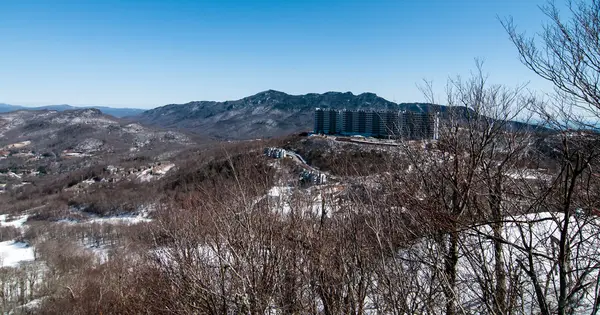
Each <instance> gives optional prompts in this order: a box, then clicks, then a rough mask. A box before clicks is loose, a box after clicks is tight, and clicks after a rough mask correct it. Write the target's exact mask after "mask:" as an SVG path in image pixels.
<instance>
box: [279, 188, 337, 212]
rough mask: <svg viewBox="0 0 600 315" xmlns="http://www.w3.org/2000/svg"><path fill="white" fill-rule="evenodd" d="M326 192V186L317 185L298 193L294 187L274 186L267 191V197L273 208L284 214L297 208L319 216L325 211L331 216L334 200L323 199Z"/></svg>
mask: <svg viewBox="0 0 600 315" xmlns="http://www.w3.org/2000/svg"><path fill="white" fill-rule="evenodd" d="M324 193H325V189H324V188H322V187H315V186H313V187H311V188H309V189H307V190H306V191H304V192H302V193H298V194H294V188H293V187H289V186H273V187H271V189H269V191H268V192H267V197H268V198H269V205H270V207H271V209H272V210H273V211H274V212H276V213H280V214H282V215H288V214H290V213H291V212H292V210H295V211H301V212H308V213H312V214H314V215H318V216H320V215H321V214H322V213H323V211H325V213H326V215H327V216H331V214H332V211H333V207H332V202H329V201H327V200H324V199H323V194H324Z"/></svg>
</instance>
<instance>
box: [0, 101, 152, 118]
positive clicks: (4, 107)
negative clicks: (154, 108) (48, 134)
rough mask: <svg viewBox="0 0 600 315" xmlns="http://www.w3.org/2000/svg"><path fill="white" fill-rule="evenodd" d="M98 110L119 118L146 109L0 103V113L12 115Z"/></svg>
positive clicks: (133, 114) (136, 113)
mask: <svg viewBox="0 0 600 315" xmlns="http://www.w3.org/2000/svg"><path fill="white" fill-rule="evenodd" d="M90 108H93V109H97V110H100V111H101V112H102V113H103V114H107V115H111V116H114V117H117V118H122V117H127V116H135V115H139V114H141V113H143V112H144V111H145V109H141V108H118V107H109V106H72V105H68V104H57V105H43V106H35V107H29V106H22V105H11V104H6V103H0V113H10V112H14V111H18V110H34V111H39V110H55V111H59V112H62V111H67V110H81V109H90Z"/></svg>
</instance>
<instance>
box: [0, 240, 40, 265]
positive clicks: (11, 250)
mask: <svg viewBox="0 0 600 315" xmlns="http://www.w3.org/2000/svg"><path fill="white" fill-rule="evenodd" d="M33 260H34V254H33V247H32V246H29V244H27V243H23V242H15V241H5V242H0V267H15V266H18V265H19V263H21V262H24V261H33Z"/></svg>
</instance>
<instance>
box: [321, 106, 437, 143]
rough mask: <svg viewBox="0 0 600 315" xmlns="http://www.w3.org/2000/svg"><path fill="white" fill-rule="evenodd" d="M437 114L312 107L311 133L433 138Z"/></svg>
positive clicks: (435, 132) (435, 135)
mask: <svg viewBox="0 0 600 315" xmlns="http://www.w3.org/2000/svg"><path fill="white" fill-rule="evenodd" d="M438 125H439V117H438V114H437V113H422V112H412V111H393V110H388V111H373V110H346V109H343V110H336V109H322V108H317V109H315V130H314V132H315V133H319V134H338V135H363V136H371V137H401V138H406V139H437V138H438Z"/></svg>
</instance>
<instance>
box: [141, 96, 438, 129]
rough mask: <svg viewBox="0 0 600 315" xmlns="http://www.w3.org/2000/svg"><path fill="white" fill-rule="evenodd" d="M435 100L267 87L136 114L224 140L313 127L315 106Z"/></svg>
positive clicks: (396, 106)
mask: <svg viewBox="0 0 600 315" xmlns="http://www.w3.org/2000/svg"><path fill="white" fill-rule="evenodd" d="M432 106H434V107H436V108H437V109H440V108H442V107H443V106H439V105H433V104H418V103H401V104H396V103H394V102H390V101H388V100H386V99H384V98H382V97H379V96H377V95H376V94H373V93H362V94H359V95H354V94H352V93H350V92H346V93H341V92H327V93H323V94H317V93H310V94H305V95H289V94H286V93H283V92H279V91H274V90H268V91H265V92H261V93H258V94H256V95H253V96H249V97H245V98H243V99H240V100H236V101H225V102H214V101H195V102H190V103H186V104H171V105H166V106H162V107H158V108H155V109H151V110H148V111H146V112H144V113H142V114H141V115H139V116H137V117H134V119H136V120H138V121H139V122H140V123H143V124H149V125H155V126H160V127H165V128H177V129H183V130H189V131H192V132H194V133H198V134H202V135H208V136H212V137H216V138H221V139H252V138H261V137H274V136H280V135H285V134H289V133H292V132H299V131H308V130H312V128H313V112H314V109H315V108H316V107H321V108H347V109H410V110H416V111H428V110H430V108H431V107H432Z"/></svg>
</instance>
